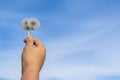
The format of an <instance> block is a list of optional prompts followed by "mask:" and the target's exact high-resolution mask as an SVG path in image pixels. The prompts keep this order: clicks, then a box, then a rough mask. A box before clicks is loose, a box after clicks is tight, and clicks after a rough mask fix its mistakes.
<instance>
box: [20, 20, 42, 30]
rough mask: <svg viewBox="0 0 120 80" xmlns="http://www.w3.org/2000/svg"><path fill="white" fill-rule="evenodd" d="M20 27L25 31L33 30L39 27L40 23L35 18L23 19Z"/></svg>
mask: <svg viewBox="0 0 120 80" xmlns="http://www.w3.org/2000/svg"><path fill="white" fill-rule="evenodd" d="M22 26H23V28H24V29H26V30H34V29H36V28H38V27H39V26H40V22H39V20H38V19H36V18H25V19H23V21H22Z"/></svg>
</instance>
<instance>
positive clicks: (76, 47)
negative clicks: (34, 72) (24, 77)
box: [0, 0, 120, 80]
mask: <svg viewBox="0 0 120 80" xmlns="http://www.w3.org/2000/svg"><path fill="white" fill-rule="evenodd" d="M25 17H36V18H38V19H39V20H40V22H41V26H40V28H39V29H37V30H36V31H35V32H34V35H33V36H34V37H36V38H39V39H40V40H42V42H44V44H45V46H46V48H47V57H46V61H45V64H44V67H43V69H42V71H41V80H120V49H119V48H120V37H119V36H120V0H1V2H0V80H19V79H20V77H21V62H20V61H21V60H20V59H21V53H22V49H23V47H24V45H25V44H24V43H23V39H24V38H26V37H27V33H26V31H25V30H23V29H22V27H21V21H22V19H23V18H25Z"/></svg>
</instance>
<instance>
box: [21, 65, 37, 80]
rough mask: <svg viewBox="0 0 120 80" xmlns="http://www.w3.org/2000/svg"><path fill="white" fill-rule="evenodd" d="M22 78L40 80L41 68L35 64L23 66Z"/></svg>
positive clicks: (24, 79)
mask: <svg viewBox="0 0 120 80" xmlns="http://www.w3.org/2000/svg"><path fill="white" fill-rule="evenodd" d="M22 80H39V70H38V69H37V68H36V67H34V66H29V67H25V68H23V70H22Z"/></svg>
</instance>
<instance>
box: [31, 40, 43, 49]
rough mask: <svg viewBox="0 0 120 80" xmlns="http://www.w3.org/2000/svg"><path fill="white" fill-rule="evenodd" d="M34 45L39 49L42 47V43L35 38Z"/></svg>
mask: <svg viewBox="0 0 120 80" xmlns="http://www.w3.org/2000/svg"><path fill="white" fill-rule="evenodd" d="M33 41H34V45H35V46H36V47H40V46H41V45H42V42H41V41H40V40H38V39H36V38H34V40H33Z"/></svg>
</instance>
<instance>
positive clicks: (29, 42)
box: [24, 37, 34, 47]
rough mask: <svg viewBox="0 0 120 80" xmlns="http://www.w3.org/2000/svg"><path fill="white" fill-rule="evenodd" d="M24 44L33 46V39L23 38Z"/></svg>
mask: <svg viewBox="0 0 120 80" xmlns="http://www.w3.org/2000/svg"><path fill="white" fill-rule="evenodd" d="M24 42H25V43H26V46H31V47H32V46H33V43H34V42H33V38H30V37H28V38H25V39H24Z"/></svg>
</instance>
